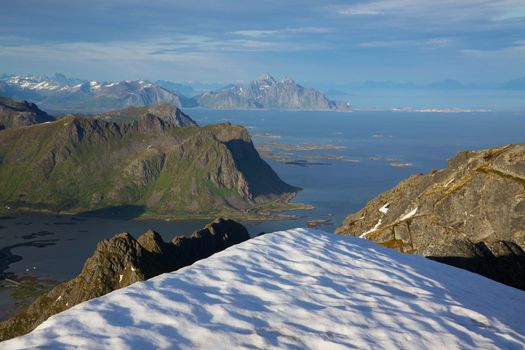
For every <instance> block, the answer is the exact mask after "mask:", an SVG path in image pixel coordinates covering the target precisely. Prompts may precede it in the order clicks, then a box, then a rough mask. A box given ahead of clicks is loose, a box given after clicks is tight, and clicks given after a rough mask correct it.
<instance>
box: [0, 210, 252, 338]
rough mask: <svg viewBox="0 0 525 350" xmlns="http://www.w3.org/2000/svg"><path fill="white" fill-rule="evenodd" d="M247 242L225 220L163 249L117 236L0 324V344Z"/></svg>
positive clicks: (157, 241) (150, 236) (153, 241)
mask: <svg viewBox="0 0 525 350" xmlns="http://www.w3.org/2000/svg"><path fill="white" fill-rule="evenodd" d="M249 238H250V236H249V234H248V231H247V230H246V228H244V226H242V225H241V224H239V223H237V222H235V221H233V220H228V219H217V220H215V221H213V222H212V223H210V224H208V225H207V226H206V227H204V228H203V229H201V230H199V231H196V232H194V233H193V234H192V235H191V236H190V237H184V236H177V237H175V238H173V240H172V241H171V242H167V243H166V242H164V241H163V239H162V237H161V236H160V235H159V234H158V233H157V232H155V231H152V230H149V231H147V232H146V233H144V234H143V235H142V236H140V237H139V238H138V239H137V240H136V239H134V238H133V237H132V236H131V235H130V234H128V233H125V232H124V233H119V234H117V235H115V236H114V237H113V238H110V239H107V240H103V241H101V242H100V243H99V244H98V245H97V248H96V250H95V252H94V253H93V255H92V256H91V257H90V258H89V259H87V261H86V263H85V264H84V267H83V268H82V271H81V272H80V274H79V275H78V276H77V277H75V278H73V279H72V280H69V281H67V282H64V283H62V284H60V285H58V286H56V287H55V288H53V289H52V290H50V291H49V292H47V293H45V294H44V295H42V296H40V297H39V298H38V299H36V300H35V301H34V302H33V303H32V304H31V305H30V306H29V307H28V308H27V309H25V310H22V311H21V312H19V313H18V314H16V315H15V316H14V317H12V318H11V319H9V320H7V321H4V322H0V341H2V340H5V339H9V338H12V337H16V336H19V335H22V334H25V333H28V332H30V331H31V330H33V329H34V328H35V327H36V326H38V325H39V324H40V323H42V322H44V321H45V320H46V319H47V318H49V317H50V316H52V315H54V314H57V313H59V312H62V311H64V310H67V309H69V308H71V307H73V306H74V305H77V304H79V303H81V302H83V301H86V300H89V299H93V298H96V297H99V296H102V295H104V294H107V293H109V292H111V291H114V290H116V289H119V288H122V287H126V286H129V285H130V284H133V283H135V282H137V281H144V280H146V279H148V278H151V277H154V276H157V275H160V274H162V273H165V272H170V271H175V270H177V269H179V268H181V267H184V266H187V265H191V264H192V263H194V262H195V261H197V260H201V259H204V258H207V257H209V256H210V255H212V254H214V253H216V252H219V251H221V250H224V249H226V248H228V247H229V246H232V245H234V244H238V243H241V242H243V241H245V240H247V239H249Z"/></svg>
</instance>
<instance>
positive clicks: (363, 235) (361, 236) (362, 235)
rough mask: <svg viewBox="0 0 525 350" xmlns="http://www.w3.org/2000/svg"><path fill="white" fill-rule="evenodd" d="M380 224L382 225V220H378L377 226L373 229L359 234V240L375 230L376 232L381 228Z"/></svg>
mask: <svg viewBox="0 0 525 350" xmlns="http://www.w3.org/2000/svg"><path fill="white" fill-rule="evenodd" d="M382 223H383V219H379V220H378V221H377V224H376V225H375V226H374V227H372V228H371V229H370V230H368V231H366V232H363V233H361V235H360V236H359V238H365V237H366V235H367V234H369V233H372V232H374V231H375V230H377V229H378V228H379V226H381V224H382Z"/></svg>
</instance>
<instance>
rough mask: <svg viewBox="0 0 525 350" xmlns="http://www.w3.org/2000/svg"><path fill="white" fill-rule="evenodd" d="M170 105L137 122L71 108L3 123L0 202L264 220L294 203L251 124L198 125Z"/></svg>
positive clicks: (8, 206) (16, 206) (5, 207)
mask: <svg viewBox="0 0 525 350" xmlns="http://www.w3.org/2000/svg"><path fill="white" fill-rule="evenodd" d="M165 109H166V105H160V106H155V107H151V108H149V109H147V110H146V111H147V113H145V114H144V115H142V116H140V117H138V118H137V119H136V120H135V121H133V122H131V123H123V124H122V123H114V122H110V121H105V120H101V119H96V118H82V117H74V116H67V117H65V118H63V119H61V120H59V121H55V122H51V123H46V124H37V125H33V126H30V127H26V128H12V129H7V130H4V131H2V132H1V133H0V205H1V209H0V210H1V211H12V210H16V211H20V210H38V211H40V210H43V211H51V212H61V213H83V214H84V215H111V216H114V215H121V216H126V217H136V216H142V217H145V216H150V217H164V218H182V217H184V218H188V217H205V218H209V217H214V216H217V215H220V214H224V215H230V216H235V217H244V218H255V217H261V216H267V215H269V213H270V212H271V211H272V210H280V209H286V208H290V207H291V206H293V205H291V204H288V201H289V199H291V198H292V197H293V196H294V195H295V193H296V192H297V191H298V190H299V189H298V188H296V187H293V186H290V185H288V184H286V183H284V182H283V181H282V180H281V179H280V178H279V177H278V176H277V174H276V173H275V172H274V171H273V170H272V168H271V167H270V166H269V165H268V164H267V163H266V162H265V161H264V160H262V159H261V158H260V156H259V154H258V153H257V151H256V150H255V148H254V146H253V144H252V141H251V138H250V136H249V134H248V132H247V131H246V129H244V128H242V127H240V126H233V125H230V124H220V125H208V126H205V127H195V126H193V125H194V122H193V121H191V119H186V118H184V117H182V119H178V117H177V112H174V114H169V115H168V116H166V115H164V114H161V113H160V112H165ZM135 111H136V110H135ZM159 111H160V112H159ZM171 112H173V111H171ZM153 113H156V114H153ZM182 115H183V114H182V113H179V116H182ZM181 122H182V123H183V124H180V123H181ZM178 125H182V126H187V127H183V128H181V127H179V126H178Z"/></svg>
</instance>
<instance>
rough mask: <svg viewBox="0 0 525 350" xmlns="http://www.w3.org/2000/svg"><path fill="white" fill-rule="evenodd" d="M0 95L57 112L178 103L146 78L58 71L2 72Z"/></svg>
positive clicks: (178, 99) (177, 100) (169, 94)
mask: <svg viewBox="0 0 525 350" xmlns="http://www.w3.org/2000/svg"><path fill="white" fill-rule="evenodd" d="M0 95H3V96H8V97H11V98H16V99H27V100H30V101H32V102H35V103H38V105H40V107H41V108H44V109H46V110H52V111H57V112H82V113H88V112H101V111H108V110H115V109H120V108H125V107H129V106H147V105H152V104H156V103H161V102H164V103H169V104H173V105H175V106H178V107H181V106H182V103H181V100H180V98H179V96H177V95H176V94H174V93H172V92H169V91H168V90H165V89H163V88H161V87H160V86H158V85H155V84H153V83H150V82H148V81H144V80H126V81H120V82H98V81H85V80H80V79H70V78H67V77H65V76H64V75H62V74H57V75H55V76H54V77H47V76H40V75H27V76H19V75H5V76H4V77H3V78H2V79H1V80H0Z"/></svg>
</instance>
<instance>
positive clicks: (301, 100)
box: [195, 73, 351, 111]
mask: <svg viewBox="0 0 525 350" xmlns="http://www.w3.org/2000/svg"><path fill="white" fill-rule="evenodd" d="M195 100H196V101H197V104H198V105H199V106H201V107H204V108H218V109H280V110H305V111H306V110H308V111H329V110H334V111H351V108H350V105H349V104H348V103H347V102H342V101H332V100H329V99H328V98H327V97H326V96H324V95H323V94H322V93H321V92H319V91H317V90H314V89H311V88H305V87H303V86H301V85H299V84H297V83H296V82H295V81H294V80H293V79H291V78H284V79H283V80H282V81H280V82H278V81H277V80H276V79H275V78H274V77H272V76H271V75H270V74H269V73H264V74H263V75H261V76H260V77H259V79H257V80H252V82H251V83H250V84H244V85H233V86H230V87H225V88H223V89H221V90H217V91H212V92H206V93H203V94H201V95H199V96H196V97H195Z"/></svg>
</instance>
